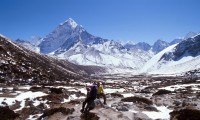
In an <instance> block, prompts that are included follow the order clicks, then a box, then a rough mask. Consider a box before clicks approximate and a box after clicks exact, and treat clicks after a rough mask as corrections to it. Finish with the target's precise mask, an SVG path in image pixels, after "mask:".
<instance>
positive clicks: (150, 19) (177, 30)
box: [0, 0, 200, 44]
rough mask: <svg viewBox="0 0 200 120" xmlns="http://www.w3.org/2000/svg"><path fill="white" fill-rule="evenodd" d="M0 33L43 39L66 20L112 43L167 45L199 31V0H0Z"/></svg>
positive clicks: (15, 37)
mask: <svg viewBox="0 0 200 120" xmlns="http://www.w3.org/2000/svg"><path fill="white" fill-rule="evenodd" d="M0 5H1V7H0V33H1V34H3V35H6V36H7V37H10V38H11V39H17V38H22V39H29V38H30V37H31V36H41V37H44V36H45V35H47V34H48V33H49V32H51V31H52V30H53V29H55V28H56V26H57V25H58V24H60V23H62V22H64V21H65V20H66V19H68V18H73V19H74V20H75V21H76V22H77V23H78V24H81V25H83V27H84V28H85V29H86V30H87V31H88V32H89V33H91V34H93V35H95V36H100V37H103V38H107V39H114V40H118V41H132V42H134V43H137V42H141V41H142V42H147V43H150V44H153V42H155V41H156V40H157V39H163V40H165V41H172V40H173V39H174V38H177V37H182V36H184V35H185V34H187V33H188V32H190V31H193V32H200V9H199V5H200V0H1V1H0Z"/></svg>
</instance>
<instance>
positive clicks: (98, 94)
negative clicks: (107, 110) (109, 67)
mask: <svg viewBox="0 0 200 120" xmlns="http://www.w3.org/2000/svg"><path fill="white" fill-rule="evenodd" d="M101 96H102V97H103V100H104V102H103V104H105V105H106V95H105V94H104V90H103V86H102V85H101V84H100V82H98V83H97V98H98V99H99V98H100V97H101Z"/></svg>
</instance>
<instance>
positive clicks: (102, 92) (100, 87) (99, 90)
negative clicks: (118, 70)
mask: <svg viewBox="0 0 200 120" xmlns="http://www.w3.org/2000/svg"><path fill="white" fill-rule="evenodd" d="M97 94H104V91H103V86H102V85H100V86H99V87H98V88H97Z"/></svg>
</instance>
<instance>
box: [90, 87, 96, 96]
mask: <svg viewBox="0 0 200 120" xmlns="http://www.w3.org/2000/svg"><path fill="white" fill-rule="evenodd" d="M90 97H91V98H92V99H96V98H97V88H96V86H92V88H91V90H90Z"/></svg>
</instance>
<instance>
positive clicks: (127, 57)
mask: <svg viewBox="0 0 200 120" xmlns="http://www.w3.org/2000/svg"><path fill="white" fill-rule="evenodd" d="M195 35H197V33H193V32H190V33H188V34H187V35H186V36H185V37H183V38H178V39H174V40H173V41H172V42H170V43H168V42H165V41H163V40H160V39H159V40H157V41H156V42H155V43H154V44H153V45H149V44H148V43H145V42H139V43H137V44H130V43H127V44H125V45H122V44H120V43H119V42H116V41H114V40H108V39H103V38H101V37H96V36H94V35H92V34H90V33H88V32H87V31H86V30H85V29H84V28H83V26H82V25H79V24H77V23H76V22H75V21H74V20H73V19H72V18H69V19H68V20H66V21H65V22H64V23H61V24H59V25H58V26H57V27H56V28H55V29H54V30H53V31H52V32H50V33H49V34H48V35H46V36H45V37H44V38H39V39H37V40H36V39H34V40H33V41H34V42H35V41H39V42H37V44H33V42H32V40H30V41H29V42H27V41H23V40H16V42H17V43H18V44H21V45H22V46H24V47H27V48H29V49H31V50H33V51H37V52H40V53H42V54H46V55H49V56H52V57H55V58H58V59H62V60H68V61H70V62H72V63H75V64H79V65H95V66H103V67H105V68H108V69H111V71H114V70H117V69H130V70H132V71H142V72H149V71H151V70H153V69H154V68H155V66H154V67H153V66H152V65H148V64H150V63H149V61H151V59H154V57H155V56H159V55H160V54H161V53H162V54H165V56H166V57H167V55H166V53H165V52H166V50H165V49H169V48H171V47H172V46H174V45H177V44H183V42H185V41H187V40H188V41H191V40H192V38H191V37H192V36H195ZM28 44H30V45H28ZM189 44H190V43H189ZM184 45H185V44H184ZM168 47H169V48H168ZM163 50H164V51H163ZM197 51H198V50H197ZM160 52H161V53H160ZM175 54H177V53H175ZM160 57H162V56H160ZM170 57H172V56H170ZM170 57H169V56H168V59H170V60H172V59H171V58H170ZM162 58H163V57H162ZM163 59H165V60H166V59H167V58H163ZM173 60H175V58H173ZM176 60H177V59H176ZM160 61H161V58H159V61H157V62H158V63H157V64H159V65H160V66H162V63H161V62H160ZM154 62H155V61H154ZM145 66H148V67H145ZM150 66H151V67H153V68H149V67H150ZM156 68H159V69H160V67H156Z"/></svg>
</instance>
